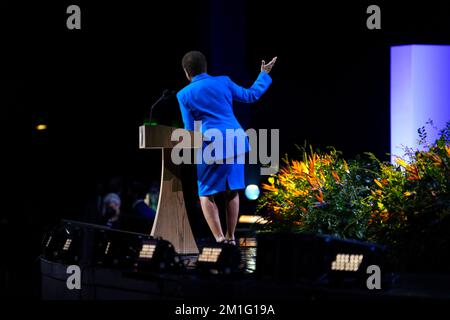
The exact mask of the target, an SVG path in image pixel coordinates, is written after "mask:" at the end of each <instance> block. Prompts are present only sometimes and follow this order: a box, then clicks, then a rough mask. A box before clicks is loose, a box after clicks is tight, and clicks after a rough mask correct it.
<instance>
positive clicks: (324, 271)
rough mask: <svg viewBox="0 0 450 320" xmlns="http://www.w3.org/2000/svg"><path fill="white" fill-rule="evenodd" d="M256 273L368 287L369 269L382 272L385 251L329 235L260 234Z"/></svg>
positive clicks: (297, 279)
mask: <svg viewBox="0 0 450 320" xmlns="http://www.w3.org/2000/svg"><path fill="white" fill-rule="evenodd" d="M257 241H258V248H257V255H256V274H257V277H258V278H260V279H266V280H279V281H289V282H307V283H315V284H321V285H330V286H339V287H341V286H352V287H365V286H366V280H367V277H368V275H367V268H368V267H369V266H371V265H376V266H378V267H380V268H381V269H383V254H384V248H383V247H381V246H378V245H375V244H373V243H368V242H362V241H357V240H345V239H340V238H337V237H333V236H329V235H314V234H300V233H279V234H276V233H260V234H258V238H257Z"/></svg>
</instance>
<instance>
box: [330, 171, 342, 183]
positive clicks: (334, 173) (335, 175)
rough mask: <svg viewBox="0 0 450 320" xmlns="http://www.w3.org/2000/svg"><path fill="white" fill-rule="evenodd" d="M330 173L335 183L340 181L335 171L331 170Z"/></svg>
mask: <svg viewBox="0 0 450 320" xmlns="http://www.w3.org/2000/svg"><path fill="white" fill-rule="evenodd" d="M331 175H332V176H333V178H334V180H336V182H337V183H340V182H341V178H339V176H338V174H337V173H336V171H331Z"/></svg>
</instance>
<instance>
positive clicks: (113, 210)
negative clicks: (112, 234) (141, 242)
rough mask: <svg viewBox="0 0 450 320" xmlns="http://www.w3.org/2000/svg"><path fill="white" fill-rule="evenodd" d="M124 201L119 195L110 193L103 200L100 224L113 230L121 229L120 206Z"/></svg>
mask: <svg viewBox="0 0 450 320" xmlns="http://www.w3.org/2000/svg"><path fill="white" fill-rule="evenodd" d="M121 203H122V201H121V200H120V197H119V195H118V194H117V193H108V194H107V195H106V196H105V197H104V199H103V207H102V216H101V218H100V220H101V221H100V224H102V225H105V226H108V227H110V228H112V229H120V206H121Z"/></svg>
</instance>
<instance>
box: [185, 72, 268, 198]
mask: <svg viewBox="0 0 450 320" xmlns="http://www.w3.org/2000/svg"><path fill="white" fill-rule="evenodd" d="M271 83H272V79H271V77H270V76H269V74H267V73H266V72H264V71H263V72H261V73H260V74H259V76H258V78H257V79H256V81H255V82H254V84H253V85H252V86H251V87H250V88H248V89H246V88H243V87H240V86H238V85H237V84H235V83H234V82H233V81H231V79H230V78H229V77H227V76H218V77H213V76H210V75H208V74H207V73H202V74H199V75H197V76H195V77H194V78H193V79H192V81H191V83H190V84H189V85H187V86H186V87H184V88H183V89H182V90H180V91H179V92H178V93H177V98H178V102H179V105H180V109H181V115H182V118H183V122H184V127H185V129H187V130H194V129H197V128H194V121H201V127H200V128H199V130H200V131H201V132H202V134H203V135H204V136H205V137H206V139H204V140H210V141H204V142H203V150H204V149H205V148H208V145H209V144H210V143H212V142H214V141H215V142H216V146H223V149H222V151H221V152H217V151H216V150H214V151H216V152H211V153H205V154H209V155H211V156H212V157H211V156H207V157H203V154H204V152H202V151H203V150H201V149H199V150H198V151H199V153H198V157H201V160H202V161H201V163H199V164H197V182H198V194H199V196H208V195H213V194H216V193H218V192H223V191H225V190H227V189H228V190H237V189H243V188H245V181H244V164H243V156H244V153H245V152H248V151H249V150H250V146H249V143H248V138H247V137H246V136H245V133H244V132H243V130H242V127H241V125H240V124H239V122H238V121H237V119H236V117H235V116H234V113H233V101H239V102H244V103H252V102H255V101H257V100H258V99H259V98H260V97H261V96H262V95H263V94H264V92H266V90H267V89H268V88H269V86H270V84H271ZM227 129H233V130H237V131H236V132H240V133H241V134H242V135H243V136H244V140H245V145H244V146H242V144H241V145H239V143H238V142H237V140H236V139H237V138H236V137H231V136H230V138H229V139H227V138H226V137H227V135H226V131H227ZM219 133H221V134H222V135H223V139H222V140H216V139H217V136H216V134H219ZM231 142H233V143H234V150H233V152H231V149H228V150H229V152H228V154H227V144H230V143H231ZM212 149H213V148H212ZM218 162H222V163H218Z"/></svg>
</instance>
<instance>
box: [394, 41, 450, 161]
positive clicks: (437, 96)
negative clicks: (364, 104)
mask: <svg viewBox="0 0 450 320" xmlns="http://www.w3.org/2000/svg"><path fill="white" fill-rule="evenodd" d="M430 119H431V120H433V123H434V126H436V127H437V128H438V129H442V128H444V127H445V124H446V122H447V121H449V120H450V46H443V45H407V46H395V47H391V155H392V156H391V160H392V161H393V160H394V156H395V155H396V156H403V150H402V149H401V147H402V146H408V147H413V148H416V147H417V140H418V138H419V137H418V134H417V129H418V128H421V127H422V126H424V125H425V123H426V122H427V121H428V120H430ZM427 133H428V139H427V141H428V142H432V141H434V140H435V139H436V137H437V136H438V132H436V131H434V130H430V129H429V128H428V131H427Z"/></svg>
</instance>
